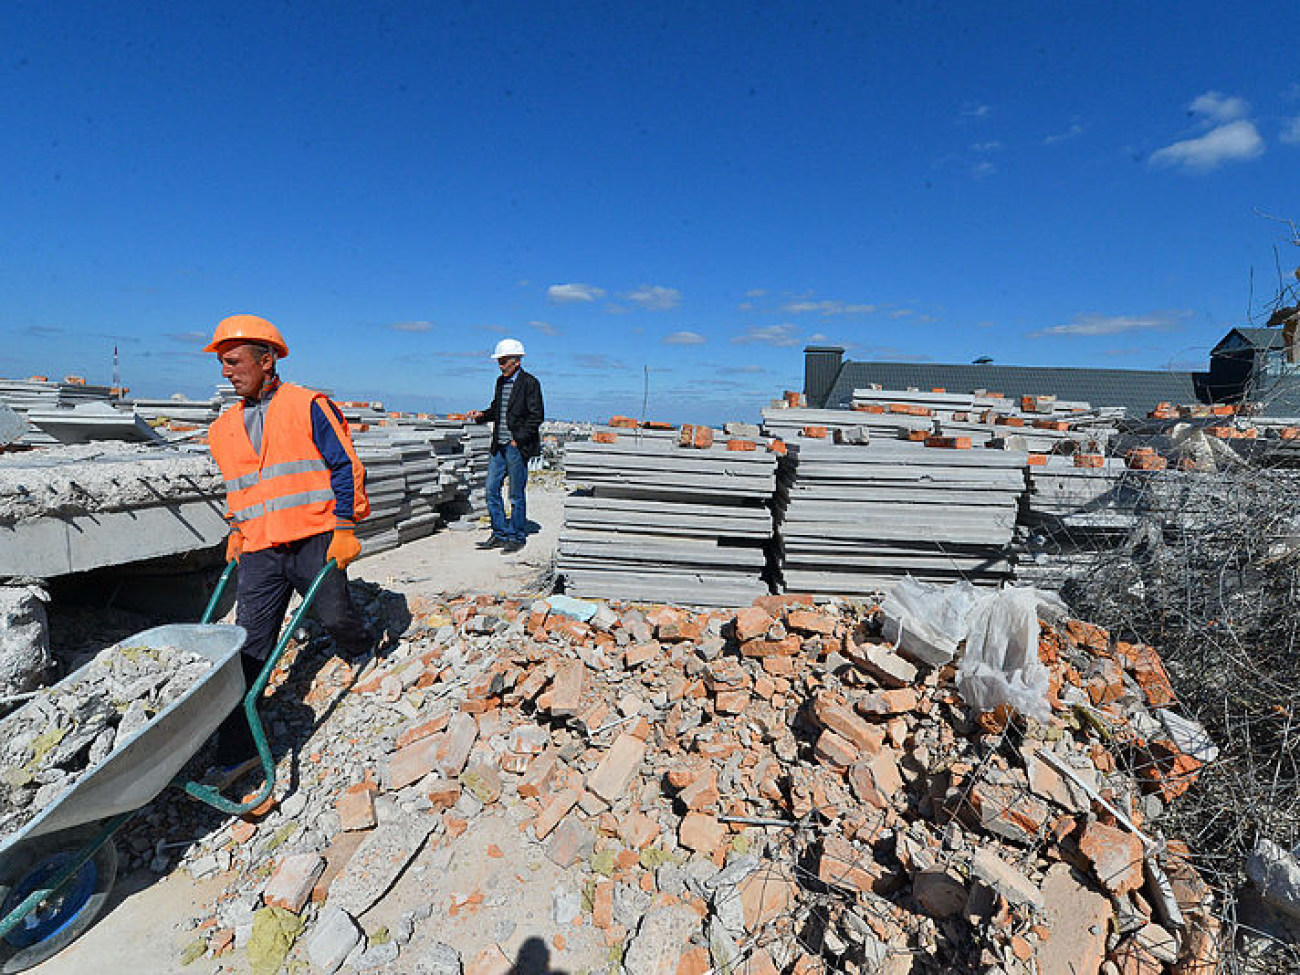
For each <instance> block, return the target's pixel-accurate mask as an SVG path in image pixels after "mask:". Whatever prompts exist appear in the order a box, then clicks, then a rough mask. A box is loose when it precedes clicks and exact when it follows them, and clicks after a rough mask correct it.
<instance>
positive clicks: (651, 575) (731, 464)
mask: <svg viewBox="0 0 1300 975" xmlns="http://www.w3.org/2000/svg"><path fill="white" fill-rule="evenodd" d="M623 432H624V434H625V435H622V436H621V435H619V434H615V433H612V432H606V431H602V432H600V433H598V434H597V436H596V437H595V438H594V439H593V440H591V441H588V442H585V443H571V444H569V445H568V448H567V450H566V454H565V475H566V478H567V480H568V482H569V484H570V485H573V486H581V487H583V488H586V489H587V490H581V491H578V490H575V491H573V492H571V493H570V495H569V496H568V497H567V498H566V499H565V503H564V530H563V532H562V533H561V535H560V541H559V558H558V563H557V569H558V571H559V572H560V573H561V574H562V575H563V576H564V578H565V581H566V586H567V589H568V591H570V592H573V593H576V594H578V595H582V596H595V597H610V598H620V597H621V598H625V599H645V600H664V601H669V602H678V603H684V604H691V605H709V606H736V605H743V604H745V603H748V602H749V601H750V600H752V599H753V598H754V597H755V596H758V595H763V594H765V593H767V592H768V591H769V584H768V579H769V578H771V571H772V569H771V565H772V563H773V562H775V559H774V558H773V552H772V541H773V529H774V514H775V513H777V512H774V509H775V508H777V504H778V502H777V498H778V495H779V494H782V493H783V492H784V488H785V484H786V480H787V478H786V470H787V468H786V465H785V464H784V462H783V459H779V458H781V455H779V454H777V453H775V452H773V451H771V450H769V449H766V448H765V447H764V446H763V445H761V444H759V443H758V442H757V441H755V440H747V439H741V438H738V437H737V438H731V439H728V440H726V442H725V443H723V442H721V440H720V439H719V440H717V441H715V438H714V431H713V430H712V429H711V428H708V427H694V426H683V427H682V428H681V430H680V431H677V432H676V434H675V436H674V438H673V439H672V440H668V439H662V438H657V437H649V438H645V439H642V438H641V437H640V436H638V435H637V434H638V433H639V431H637V432H635V433H629V431H628V430H626V429H624V431H623ZM782 449H783V448H782Z"/></svg>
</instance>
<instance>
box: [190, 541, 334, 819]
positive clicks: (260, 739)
mask: <svg viewBox="0 0 1300 975" xmlns="http://www.w3.org/2000/svg"><path fill="white" fill-rule="evenodd" d="M234 567H235V561H234V560H233V559H232V560H231V561H230V563H229V564H228V565H227V566H226V571H225V572H224V573H222V576H221V581H220V582H218V583H217V591H216V592H215V593H214V594H213V596H212V601H211V603H209V605H208V610H209V612H211V610H212V609H213V608H214V607H215V606H216V601H217V598H218V596H220V595H221V591H222V590H223V589H224V588H225V586H226V581H227V580H228V579H229V578H230V574H231V572H232V570H233V569H234ZM337 567H338V562H336V561H335V560H334V559H330V560H329V561H328V562H326V563H325V565H324V566H322V567H321V570H320V572H318V573H316V578H315V579H313V580H312V581H311V585H310V586H308V587H307V591H306V592H305V593H304V594H303V597H302V602H301V603H299V604H298V609H297V610H296V611H295V612H294V614H293V618H292V619H291V620H289V625H288V626H286V627H285V628H284V630H283V632H281V634H280V639H279V641H278V642H277V643H276V645H275V649H274V650H272V651H271V654H270V656H268V657H267V658H266V663H264V664H263V665H262V671H261V673H259V674H258V675H257V680H255V681H253V686H252V687H250V688H249V689H248V691H247V693H245V694H244V714H245V716H246V717H247V718H248V728H249V730H250V731H251V732H252V733H253V744H254V745H256V746H257V757H258V758H259V759H260V760H261V762H262V774H263V777H264V779H265V783H264V784H263V786H262V788H261V789H260V790H258V792H257V795H255V796H253V797H252V798H251V799H249V800H247V801H246V802H231V801H230V800H229V799H227V798H226V797H225V796H223V795H222V794H221V793H220V792H218V791H217V790H216V789H214V788H212V787H211V786H207V785H202V784H200V783H198V782H194V781H193V780H191V781H188V782H186V783H185V784H184V785H183V786H182V787H181V788H182V789H184V791H185V793H186V794H187V795H190V796H193V797H194V798H195V799H198V800H199V801H200V802H206V803H207V804H208V805H209V806H213V807H215V808H217V809H219V810H221V811H222V812H224V813H230V814H232V815H240V814H242V813H246V812H249V811H251V810H253V809H256V808H257V807H258V806H260V805H261V804H262V803H263V802H265V801H266V800H267V798H268V797H269V796H270V795H271V793H272V791H274V789H275V762H274V760H273V759H272V758H271V748H270V746H269V745H268V744H267V742H266V730H265V729H264V728H263V727H262V717H261V715H260V714H259V713H258V711H257V702H258V700H259V699H260V698H261V696H262V691H264V690H265V689H266V683H267V681H269V680H270V679H271V673H272V671H274V670H275V668H276V665H277V664H279V662H280V657H282V656H283V655H284V651H285V648H286V647H287V646H288V645H289V641H290V640H291V639H293V634H294V632H295V631H296V630H297V629H298V623H299V622H300V621H301V620H302V618H303V616H304V615H306V613H307V610H308V609H309V608H311V604H312V602H313V601H314V600H315V599H316V591H317V590H318V589H320V587H321V583H323V582H324V581H325V577H326V576H327V575H329V573H330V571H331V570H333V569H335V568H337ZM207 616H208V613H205V614H204V620H203V622H205V623H206V622H207Z"/></svg>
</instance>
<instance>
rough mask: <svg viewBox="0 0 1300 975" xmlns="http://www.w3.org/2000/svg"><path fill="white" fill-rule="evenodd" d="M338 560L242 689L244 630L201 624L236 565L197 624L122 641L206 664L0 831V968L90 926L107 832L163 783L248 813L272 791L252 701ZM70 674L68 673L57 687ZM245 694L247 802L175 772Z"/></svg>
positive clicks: (112, 854) (109, 872) (103, 892)
mask: <svg viewBox="0 0 1300 975" xmlns="http://www.w3.org/2000/svg"><path fill="white" fill-rule="evenodd" d="M335 566H336V563H335V562H334V560H333V559H331V560H330V561H328V562H326V563H325V567H324V568H323V569H321V570H320V572H319V573H318V574H317V576H316V578H315V579H314V580H312V584H311V586H310V587H309V588H308V589H307V592H306V594H305V595H304V596H303V599H302V602H301V603H300V604H299V606H298V609H297V611H296V612H295V613H294V615H293V618H292V619H291V620H290V622H289V625H288V626H286V627H285V628H284V632H283V633H282V634H281V636H280V639H279V642H277V643H276V645H275V649H274V650H272V652H271V653H270V655H269V656H268V657H267V660H266V663H265V664H264V665H263V667H262V670H261V673H259V674H258V676H257V680H255V681H254V682H253V686H252V687H249V688H247V689H246V688H245V687H244V670H243V666H242V664H241V663H240V660H239V650H240V647H242V646H243V644H244V637H245V631H244V629H243V627H240V626H231V625H229V624H214V623H210V622H209V620H211V618H212V616H213V614H214V613H215V612H216V608H217V604H218V602H219V601H220V599H221V596H222V593H223V592H224V591H225V589H226V585H227V583H228V582H229V580H230V577H231V575H232V574H233V572H234V569H235V563H234V562H233V561H232V562H230V563H229V564H228V565H227V566H226V569H225V571H224V572H223V573H222V575H221V580H220V581H219V582H218V583H217V587H216V589H215V590H214V591H213V593H212V598H211V599H210V600H209V601H208V606H207V609H205V610H204V612H203V617H202V619H201V621H200V622H199V623H174V624H170V625H167V626H157V627H154V628H153V629H150V630H145V631H144V632H142V633H138V634H136V635H135V636H132V637H128V638H127V639H126V640H124V641H122V642H123V643H127V644H129V645H131V646H142V647H163V646H171V647H180V648H182V649H184V650H192V651H194V652H195V653H199V654H202V655H203V656H204V657H207V658H208V659H209V660H211V661H212V668H211V669H210V670H209V671H208V672H207V673H206V674H205V675H204V676H203V678H202V679H201V680H199V681H198V682H196V683H195V684H194V686H193V687H191V688H190V689H189V690H188V691H186V693H185V694H184V695H183V696H181V697H180V698H178V699H177V700H175V701H173V702H171V704H169V705H168V706H167V707H166V708H164V709H163V710H162V711H160V712H158V714H156V715H154V717H153V718H152V719H150V721H149V723H148V724H146V725H145V726H144V727H143V728H141V729H140V730H139V731H137V732H136V733H135V734H133V735H131V736H129V737H128V738H127V739H126V740H125V741H123V742H120V743H115V747H114V749H113V751H112V752H111V753H110V754H109V755H108V757H107V758H105V759H103V760H102V761H100V762H99V763H98V764H96V765H93V766H91V767H90V768H88V769H87V770H86V771H85V772H83V773H82V774H81V776H80V777H79V778H78V779H77V780H76V782H74V783H73V784H72V785H71V786H69V787H68V788H67V789H66V790H64V791H63V792H62V793H61V794H60V795H58V796H57V797H56V798H55V799H54V801H53V802H51V803H50V804H49V805H48V806H47V807H46V808H45V809H43V810H42V811H41V813H40V814H39V815H38V816H36V817H35V818H33V819H31V820H29V821H28V822H27V823H26V824H25V825H24V826H23V827H22V828H21V829H19V830H16V831H15V832H13V833H10V834H8V835H6V836H4V837H0V973H10V972H21V971H26V970H27V969H28V968H31V967H32V966H33V965H37V964H40V963H41V962H43V961H45V960H46V959H48V958H51V957H53V956H54V955H55V954H57V953H58V952H59V951H61V950H62V949H63V948H65V947H66V946H67V945H69V944H71V943H72V942H73V941H74V940H76V938H78V937H79V936H80V935H81V934H82V933H83V932H85V931H86V930H87V929H88V928H89V927H90V926H91V924H93V923H94V921H95V918H96V917H98V915H99V912H100V911H101V910H102V909H103V907H104V904H105V903H106V902H107V900H108V895H109V892H110V891H111V890H112V887H113V882H114V880H115V879H116V877H117V848H116V846H115V845H114V843H113V834H114V833H116V832H117V831H118V830H119V829H121V828H122V827H123V826H124V825H125V824H126V823H127V822H128V821H129V820H130V819H131V818H132V817H133V816H135V815H136V813H138V812H139V811H140V810H141V809H142V808H144V807H145V806H147V805H148V804H149V803H150V802H152V801H153V800H154V799H155V798H156V797H157V796H158V794H159V793H161V792H162V791H163V789H165V788H167V786H169V785H171V786H173V787H175V788H178V789H181V790H182V791H184V792H185V793H187V794H188V795H190V796H192V797H194V798H195V799H198V800H199V801H200V802H204V803H207V804H208V805H210V806H213V807H215V808H216V809H219V810H221V811H222V812H225V813H230V814H232V815H239V814H241V813H246V812H249V811H251V810H253V809H256V808H257V807H258V806H260V805H261V804H262V803H263V802H264V801H266V799H267V798H268V797H269V796H270V795H271V793H272V791H273V790H274V789H275V762H274V761H273V760H272V758H271V749H270V747H269V746H268V745H267V742H266V733H265V731H264V730H263V728H262V720H261V717H260V716H259V714H258V711H257V703H258V700H259V698H260V697H261V695H262V691H263V690H264V689H265V687H266V682H267V681H268V680H269V679H270V676H271V672H272V671H273V670H274V669H275V666H276V664H277V663H279V661H280V657H281V656H282V655H283V654H284V650H285V647H286V646H288V644H289V640H290V639H291V638H292V636H293V633H294V631H295V630H296V629H297V628H298V623H299V621H300V620H301V619H302V617H303V615H304V614H305V613H306V612H307V609H308V608H309V607H310V606H311V604H312V601H313V600H314V599H315V598H316V591H317V589H319V588H320V585H321V583H322V582H323V581H324V579H325V576H326V575H327V574H328V573H329V572H330V570H332V569H333V568H335ZM75 678H76V675H75V674H71V675H69V676H68V677H65V678H64V679H63V681H61V682H60V684H65V683H69V682H71V681H72V680H74V679H75ZM241 695H242V696H243V705H244V713H245V715H246V716H247V718H248V725H249V729H250V730H251V731H252V735H253V741H254V743H255V744H256V746H257V754H258V758H259V760H260V762H261V767H262V775H263V778H264V782H263V785H262V788H261V789H260V790H258V792H257V793H256V794H255V795H253V796H252V797H251V798H249V799H247V800H246V801H244V802H232V801H231V800H229V799H227V798H225V797H224V796H223V795H221V793H220V792H219V791H218V790H217V789H214V788H212V787H210V786H207V785H204V784H202V783H199V782H195V781H193V780H186V779H185V777H184V776H183V775H181V774H180V773H181V770H182V769H183V768H184V767H185V765H186V763H188V762H189V760H190V759H191V758H192V757H193V756H194V753H195V752H197V751H198V750H199V748H200V747H201V746H202V745H203V743H204V742H205V741H206V740H207V739H208V737H209V736H210V735H211V734H212V733H213V732H214V731H216V729H217V726H218V725H220V724H221V722H222V721H223V720H225V718H226V716H227V715H228V714H229V713H230V712H231V710H232V709H233V708H234V707H235V706H236V705H237V704H238V703H239V699H240V696H241ZM26 706H30V705H26Z"/></svg>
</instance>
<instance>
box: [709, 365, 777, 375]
mask: <svg viewBox="0 0 1300 975" xmlns="http://www.w3.org/2000/svg"><path fill="white" fill-rule="evenodd" d="M765 371H766V370H764V369H763V367H762V366H756V365H753V364H752V363H751V364H750V365H746V366H720V367H719V368H718V372H720V373H724V374H725V375H728V376H745V375H756V374H758V373H761V372H765Z"/></svg>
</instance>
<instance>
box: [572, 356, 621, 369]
mask: <svg viewBox="0 0 1300 975" xmlns="http://www.w3.org/2000/svg"><path fill="white" fill-rule="evenodd" d="M573 361H574V362H576V363H577V364H578V365H580V366H582V368H584V369H599V370H601V371H602V372H604V371H608V370H611V369H626V368H627V366H626V365H624V364H623V363H622V362H620V361H619V360H617V359H611V358H610V357H609V356H607V355H603V354H601V353H598V352H578V353H576V354H575V355H574V356H573Z"/></svg>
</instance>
